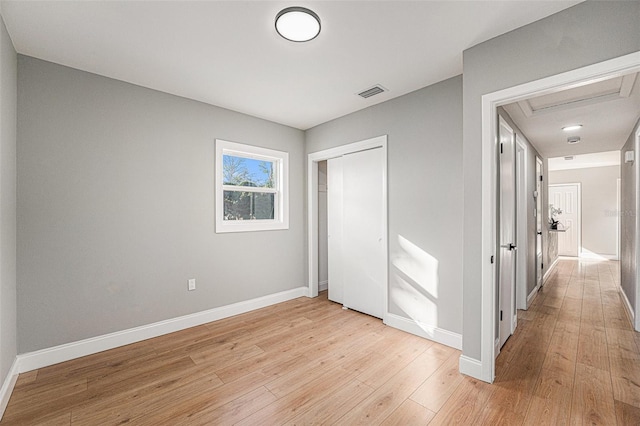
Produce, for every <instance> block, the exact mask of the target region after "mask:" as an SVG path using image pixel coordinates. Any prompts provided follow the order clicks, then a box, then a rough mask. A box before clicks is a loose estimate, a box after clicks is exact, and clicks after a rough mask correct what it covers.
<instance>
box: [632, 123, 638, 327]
mask: <svg viewBox="0 0 640 426" xmlns="http://www.w3.org/2000/svg"><path fill="white" fill-rule="evenodd" d="M638 157H640V128H638V130H637V131H636V143H635V160H634V164H633V166H634V168H635V171H636V173H635V175H636V276H635V279H636V306H635V309H636V311H635V313H634V316H635V318H634V319H635V329H636V331H640V267H638V265H640V196H638V188H640V163H638V161H640V158H638Z"/></svg>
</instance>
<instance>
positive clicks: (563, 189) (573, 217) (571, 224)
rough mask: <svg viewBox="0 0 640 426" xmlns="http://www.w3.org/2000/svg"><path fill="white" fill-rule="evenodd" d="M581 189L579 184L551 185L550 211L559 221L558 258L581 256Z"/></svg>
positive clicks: (557, 230)
mask: <svg viewBox="0 0 640 426" xmlns="http://www.w3.org/2000/svg"><path fill="white" fill-rule="evenodd" d="M581 193H582V191H581V188H580V184H579V183H570V184H550V185H549V209H550V212H551V217H552V218H555V219H557V220H558V222H559V224H558V226H557V229H556V232H557V233H558V256H571V257H578V256H580V252H581V246H582V244H581V243H580V237H581V229H582V227H581V220H580V219H581V216H582V212H581V206H582V203H581V201H580V198H581Z"/></svg>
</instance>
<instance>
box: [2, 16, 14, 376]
mask: <svg viewBox="0 0 640 426" xmlns="http://www.w3.org/2000/svg"><path fill="white" fill-rule="evenodd" d="M16 81H17V65H16V51H15V50H14V49H13V44H12V43H11V39H10V38H9V34H8V33H7V29H6V28H5V26H4V21H3V20H2V19H0V386H2V383H3V382H4V380H5V377H6V376H7V373H8V372H9V369H10V368H11V364H12V363H13V360H14V359H15V357H16V353H17V350H16V349H17V348H16Z"/></svg>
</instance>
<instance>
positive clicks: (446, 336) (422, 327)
mask: <svg viewBox="0 0 640 426" xmlns="http://www.w3.org/2000/svg"><path fill="white" fill-rule="evenodd" d="M384 323H385V324H387V325H388V326H390V327H394V328H397V329H398V330H402V331H406V332H407V333H411V334H415V335H416V336H420V337H424V338H425V339H429V340H433V341H434V342H438V343H441V344H443V345H446V346H450V347H452V348H455V349H458V350H461V349H462V335H460V334H458V333H454V332H451V331H448V330H444V329H442V328H438V327H434V326H432V325H426V324H422V323H419V322H418V321H414V320H410V319H407V318H404V317H401V316H399V315H395V314H391V313H387V314H386V315H385V316H384Z"/></svg>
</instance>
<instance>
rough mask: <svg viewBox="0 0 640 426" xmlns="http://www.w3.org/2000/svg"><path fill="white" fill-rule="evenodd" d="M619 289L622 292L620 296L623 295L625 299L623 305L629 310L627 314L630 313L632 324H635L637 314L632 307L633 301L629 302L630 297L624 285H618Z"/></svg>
mask: <svg viewBox="0 0 640 426" xmlns="http://www.w3.org/2000/svg"><path fill="white" fill-rule="evenodd" d="M618 291H619V292H620V296H622V300H623V301H624V303H623V305H624V307H625V310H626V311H627V314H628V315H629V318H630V319H631V324H632V325H634V326H635V317H636V316H635V314H634V312H633V308H632V307H631V303H630V302H629V299H628V298H627V294H626V293H625V292H624V290H623V289H622V287H618Z"/></svg>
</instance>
